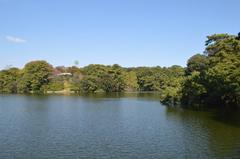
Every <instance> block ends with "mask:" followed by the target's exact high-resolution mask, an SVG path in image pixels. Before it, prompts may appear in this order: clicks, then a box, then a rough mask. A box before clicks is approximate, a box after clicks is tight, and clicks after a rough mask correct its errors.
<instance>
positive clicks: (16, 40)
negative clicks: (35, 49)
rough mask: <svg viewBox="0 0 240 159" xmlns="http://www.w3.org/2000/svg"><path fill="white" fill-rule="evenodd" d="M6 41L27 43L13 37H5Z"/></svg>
mask: <svg viewBox="0 0 240 159" xmlns="http://www.w3.org/2000/svg"><path fill="white" fill-rule="evenodd" d="M5 38H6V40H7V41H9V42H11V43H25V42H27V41H26V40H25V39H22V38H19V37H14V36H6V37H5Z"/></svg>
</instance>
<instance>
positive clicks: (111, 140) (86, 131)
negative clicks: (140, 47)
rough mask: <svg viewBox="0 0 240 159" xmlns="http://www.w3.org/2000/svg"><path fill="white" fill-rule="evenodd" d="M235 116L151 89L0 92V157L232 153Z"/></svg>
mask: <svg viewBox="0 0 240 159" xmlns="http://www.w3.org/2000/svg"><path fill="white" fill-rule="evenodd" d="M238 119H239V118H238V116H236V118H235V116H234V115H233V116H230V117H229V118H222V117H221V116H220V115H218V113H214V112H211V113H210V112H202V111H190V110H184V109H180V108H171V107H166V106H163V105H162V104H161V103H160V102H159V100H158V95H156V94H150V93H149V94H134V93H133V94H110V95H104V94H101V95H88V96H53V95H52V96H24V95H0V158H1V159H5V158H6V159H8V158H10V159H49V158H52V159H66V158H71V159H78V158H79V159H85V158H86V159H95V158H96V159H159V158H164V159H167V158H180V159H186V158H203V159H208V158H211V159H214V158H220V159H221V158H227V159H228V158H236V159H237V158H240V121H239V120H238Z"/></svg>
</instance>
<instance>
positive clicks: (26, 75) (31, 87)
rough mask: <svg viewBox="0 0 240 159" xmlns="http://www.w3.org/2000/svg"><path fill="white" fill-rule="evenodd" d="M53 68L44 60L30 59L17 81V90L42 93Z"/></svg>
mask: <svg viewBox="0 0 240 159" xmlns="http://www.w3.org/2000/svg"><path fill="white" fill-rule="evenodd" d="M52 72H53V68H52V66H51V65H50V64H48V63H47V62H46V61H32V62H29V63H27V64H26V65H25V67H24V69H23V76H22V78H21V80H20V82H19V91H20V92H23V93H27V92H30V91H31V92H33V93H43V92H44V91H45V89H44V88H46V87H45V86H46V85H47V84H48V83H49V76H50V75H51V74H52Z"/></svg>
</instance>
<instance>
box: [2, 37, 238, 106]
mask: <svg viewBox="0 0 240 159" xmlns="http://www.w3.org/2000/svg"><path fill="white" fill-rule="evenodd" d="M76 65H77V64H76ZM137 91H155V92H159V94H160V95H159V99H160V100H161V102H162V103H164V104H167V105H182V106H185V107H224V108H231V109H232V108H240V34H239V35H229V34H214V35H211V36H208V37H207V41H206V48H205V51H204V52H203V53H202V54H196V55H194V56H192V57H190V59H189V60H188V61H187V67H186V68H183V67H181V66H177V65H174V66H171V67H160V66H157V67H132V68H125V67H121V66H119V65H117V64H114V65H111V66H106V65H100V64H91V65H88V66H86V67H83V68H79V67H77V66H72V67H64V66H58V67H53V66H52V65H50V64H49V63H47V62H46V61H32V62H29V63H27V64H26V65H25V67H24V68H23V69H18V68H8V69H4V70H1V71H0V93H54V92H55V93H56V92H65V93H66V92H68V93H70V92H71V93H94V92H137Z"/></svg>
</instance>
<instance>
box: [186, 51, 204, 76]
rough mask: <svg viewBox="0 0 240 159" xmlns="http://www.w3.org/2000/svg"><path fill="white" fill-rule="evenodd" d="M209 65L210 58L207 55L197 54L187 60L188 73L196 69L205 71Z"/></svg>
mask: <svg viewBox="0 0 240 159" xmlns="http://www.w3.org/2000/svg"><path fill="white" fill-rule="evenodd" d="M207 65H208V59H207V57H206V56H205V55H201V54H196V55H194V56H192V57H191V58H190V59H189V60H188V62H187V74H191V73H192V72H194V71H198V72H201V71H204V70H205V69H206V67H207Z"/></svg>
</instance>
